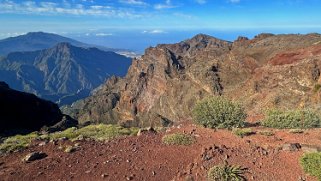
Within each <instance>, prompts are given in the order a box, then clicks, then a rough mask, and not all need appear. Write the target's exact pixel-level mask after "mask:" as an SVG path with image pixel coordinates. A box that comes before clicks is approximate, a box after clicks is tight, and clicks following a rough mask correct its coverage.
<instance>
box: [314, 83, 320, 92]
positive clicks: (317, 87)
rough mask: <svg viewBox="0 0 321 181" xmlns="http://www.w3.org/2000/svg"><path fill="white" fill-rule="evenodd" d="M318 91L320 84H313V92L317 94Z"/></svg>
mask: <svg viewBox="0 0 321 181" xmlns="http://www.w3.org/2000/svg"><path fill="white" fill-rule="evenodd" d="M320 89H321V85H320V84H315V85H314V88H313V92H314V93H317V92H319V90H320Z"/></svg>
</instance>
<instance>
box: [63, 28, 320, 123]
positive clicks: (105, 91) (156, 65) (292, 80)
mask: <svg viewBox="0 0 321 181" xmlns="http://www.w3.org/2000/svg"><path fill="white" fill-rule="evenodd" d="M320 56H321V35H319V34H308V35H272V34H260V35H258V36H256V37H255V38H254V39H251V40H250V39H248V38H246V37H239V38H238V39H237V40H236V41H235V42H228V41H223V40H219V39H216V38H214V37H210V36H207V35H203V34H200V35H197V36H195V37H193V38H191V39H189V40H185V41H182V42H180V43H177V44H170V45H158V46H157V47H154V48H148V49H147V50H146V51H145V54H144V55H143V56H142V57H141V58H140V59H134V60H133V63H132V65H131V67H130V68H129V70H128V73H127V75H126V77H125V78H124V79H119V78H112V79H110V80H109V81H108V82H107V83H106V84H105V85H103V86H101V88H100V89H99V90H96V93H95V94H94V95H93V96H91V97H89V98H87V99H85V100H82V101H78V102H76V103H74V104H73V106H72V108H68V109H67V110H68V111H69V113H71V114H72V115H73V116H75V117H76V118H78V119H79V120H80V121H81V122H84V121H92V122H113V123H115V122H121V123H123V124H125V125H127V124H129V125H150V124H162V123H164V120H171V121H181V120H185V119H190V117H191V110H192V108H193V106H194V105H195V103H196V102H197V101H199V100H200V99H202V98H204V97H207V96H213V95H222V96H226V97H229V98H230V99H233V100H237V101H241V102H243V103H244V105H245V106H246V108H247V110H248V111H249V112H252V113H259V112H261V111H262V109H264V108H267V107H272V106H279V107H288V108H291V107H298V106H301V107H316V106H317V105H318V104H317V103H319V101H320V96H319V92H318V87H320V86H319V84H320V83H321V80H320V68H321V57H320ZM165 122H166V121H165Z"/></svg>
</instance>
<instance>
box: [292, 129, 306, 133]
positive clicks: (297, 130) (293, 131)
mask: <svg viewBox="0 0 321 181" xmlns="http://www.w3.org/2000/svg"><path fill="white" fill-rule="evenodd" d="M289 133H292V134H301V133H304V130H303V129H291V130H290V131H289Z"/></svg>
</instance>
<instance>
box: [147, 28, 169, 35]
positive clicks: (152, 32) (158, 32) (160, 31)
mask: <svg viewBox="0 0 321 181" xmlns="http://www.w3.org/2000/svg"><path fill="white" fill-rule="evenodd" d="M142 33H144V34H163V33H167V32H165V31H164V30H159V29H155V30H145V31H143V32H142Z"/></svg>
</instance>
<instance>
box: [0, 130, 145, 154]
mask: <svg viewBox="0 0 321 181" xmlns="http://www.w3.org/2000/svg"><path fill="white" fill-rule="evenodd" d="M138 130H139V128H124V127H121V126H117V125H105V124H98V125H89V126H86V127H83V128H80V129H77V128H69V129H66V130H64V131H61V132H55V133H51V134H45V135H39V134H38V133H36V132H35V133H31V134H28V135H16V136H13V137H9V138H7V139H6V140H4V142H3V143H2V144H0V152H4V153H7V152H12V151H15V150H21V149H25V148H26V147H28V146H29V144H30V143H31V142H32V141H33V140H35V139H39V140H57V139H61V138H67V139H69V140H71V141H73V140H77V139H79V138H80V137H82V138H90V139H94V140H96V141H104V140H109V139H113V138H116V137H119V136H134V135H137V132H138Z"/></svg>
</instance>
